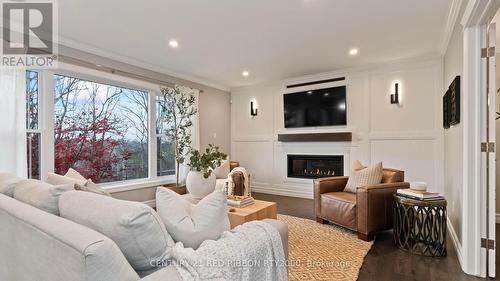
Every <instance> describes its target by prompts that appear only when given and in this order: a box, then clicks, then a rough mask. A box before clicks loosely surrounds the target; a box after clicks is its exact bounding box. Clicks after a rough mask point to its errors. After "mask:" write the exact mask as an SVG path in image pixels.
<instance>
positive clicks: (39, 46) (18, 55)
mask: <svg viewBox="0 0 500 281" xmlns="http://www.w3.org/2000/svg"><path fill="white" fill-rule="evenodd" d="M54 6H55V3H54V2H53V1H43V2H42V1H37V2H11V1H3V2H2V13H1V14H2V26H3V28H2V48H1V49H2V53H1V64H0V66H1V67H16V68H17V67H21V68H51V67H55V63H56V58H57V57H56V52H55V51H56V48H57V44H56V40H55V39H56V38H55V35H56V34H57V33H56V32H55V28H56V27H57V25H56V22H55V17H54V15H55V14H56V13H55V12H54V11H55V7H54Z"/></svg>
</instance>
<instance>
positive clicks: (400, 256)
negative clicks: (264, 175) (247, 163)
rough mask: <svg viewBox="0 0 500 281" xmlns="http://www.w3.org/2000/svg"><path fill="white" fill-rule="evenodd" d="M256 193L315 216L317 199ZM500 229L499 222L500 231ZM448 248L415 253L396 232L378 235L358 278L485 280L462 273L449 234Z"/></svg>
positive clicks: (287, 211)
mask: <svg viewBox="0 0 500 281" xmlns="http://www.w3.org/2000/svg"><path fill="white" fill-rule="evenodd" d="M252 195H253V197H254V198H255V199H259V200H267V201H273V202H277V203H278V213H279V214H284V215H290V216H296V217H301V218H307V219H312V220H314V219H315V216H314V201H313V200H310V199H302V198H294V197H286V196H278V195H270V194H262V193H252ZM499 230H500V228H499V226H498V225H497V233H498V232H499ZM497 241H498V240H497ZM447 250H448V255H447V256H446V257H444V258H429V257H422V256H418V255H413V254H410V253H407V252H404V251H402V250H399V249H398V248H396V246H394V244H393V241H392V231H386V232H384V233H381V234H379V235H377V237H376V239H375V242H374V244H373V246H372V248H371V250H370V252H368V255H367V256H366V258H365V261H364V263H363V266H362V267H361V270H360V273H359V278H358V280H360V281H364V280H367V281H368V280H380V281H382V280H412V281H420V280H422V281H441V280H443V281H444V280H454V281H469V280H484V279H481V278H477V277H473V276H470V275H467V274H465V273H463V272H462V269H461V268H460V264H459V262H458V259H457V255H456V252H455V248H454V247H453V245H452V242H451V241H450V239H449V237H448V243H447ZM497 256H498V253H497ZM497 261H498V257H497Z"/></svg>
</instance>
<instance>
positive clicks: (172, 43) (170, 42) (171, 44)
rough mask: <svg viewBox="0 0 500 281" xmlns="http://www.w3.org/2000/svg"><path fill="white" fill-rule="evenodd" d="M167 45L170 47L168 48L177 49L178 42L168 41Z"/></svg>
mask: <svg viewBox="0 0 500 281" xmlns="http://www.w3.org/2000/svg"><path fill="white" fill-rule="evenodd" d="M168 45H170V47H172V48H177V47H179V42H177V40H175V39H170V41H168Z"/></svg>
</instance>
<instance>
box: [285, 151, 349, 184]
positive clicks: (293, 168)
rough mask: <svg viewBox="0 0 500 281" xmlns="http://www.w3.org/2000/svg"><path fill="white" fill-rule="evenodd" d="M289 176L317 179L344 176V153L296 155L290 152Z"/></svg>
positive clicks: (288, 156)
mask: <svg viewBox="0 0 500 281" xmlns="http://www.w3.org/2000/svg"><path fill="white" fill-rule="evenodd" d="M287 158H288V177H289V178H305V179H315V178H322V177H332V176H343V175H344V156H343V155H296V154H288V155H287Z"/></svg>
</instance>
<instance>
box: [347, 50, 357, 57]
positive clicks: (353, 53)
mask: <svg viewBox="0 0 500 281" xmlns="http://www.w3.org/2000/svg"><path fill="white" fill-rule="evenodd" d="M357 54H358V49H356V48H354V49H350V50H349V55H351V56H355V55H357Z"/></svg>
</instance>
